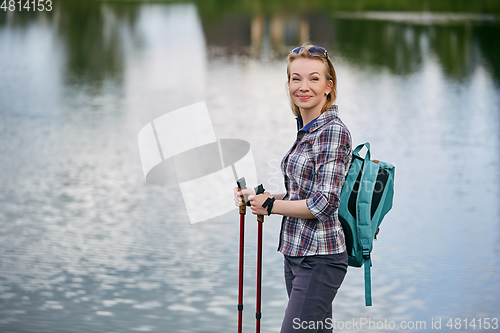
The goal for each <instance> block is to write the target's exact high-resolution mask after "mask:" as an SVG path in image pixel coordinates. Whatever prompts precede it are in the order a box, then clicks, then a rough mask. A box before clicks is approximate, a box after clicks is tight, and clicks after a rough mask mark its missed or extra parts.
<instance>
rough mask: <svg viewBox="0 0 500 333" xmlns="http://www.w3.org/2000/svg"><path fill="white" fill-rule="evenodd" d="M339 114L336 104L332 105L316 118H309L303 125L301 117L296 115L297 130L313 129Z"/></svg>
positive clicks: (307, 130)
mask: <svg viewBox="0 0 500 333" xmlns="http://www.w3.org/2000/svg"><path fill="white" fill-rule="evenodd" d="M338 115H339V109H338V107H337V105H333V106H332V107H331V108H330V109H328V110H326V111H325V112H323V113H322V114H321V115H320V116H319V117H318V118H315V119H313V120H311V121H310V122H309V123H307V124H306V125H305V126H304V125H303V121H302V117H301V116H298V117H297V118H295V120H297V131H304V132H309V131H313V130H315V129H316V128H318V127H321V125H323V124H326V123H328V122H330V121H331V120H332V119H333V118H337V117H338Z"/></svg>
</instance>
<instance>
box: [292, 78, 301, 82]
mask: <svg viewBox="0 0 500 333" xmlns="http://www.w3.org/2000/svg"><path fill="white" fill-rule="evenodd" d="M292 81H300V79H299V78H298V77H293V78H292Z"/></svg>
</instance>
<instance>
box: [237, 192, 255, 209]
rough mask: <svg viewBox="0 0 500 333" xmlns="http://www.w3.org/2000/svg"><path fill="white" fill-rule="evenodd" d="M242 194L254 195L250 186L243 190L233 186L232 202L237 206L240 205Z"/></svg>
mask: <svg viewBox="0 0 500 333" xmlns="http://www.w3.org/2000/svg"><path fill="white" fill-rule="evenodd" d="M244 194H248V195H255V191H254V190H253V189H251V188H247V189H245V190H241V191H240V190H238V188H237V187H235V188H234V204H235V205H236V206H237V207H239V206H241V205H242V202H243V200H241V196H242V195H244Z"/></svg>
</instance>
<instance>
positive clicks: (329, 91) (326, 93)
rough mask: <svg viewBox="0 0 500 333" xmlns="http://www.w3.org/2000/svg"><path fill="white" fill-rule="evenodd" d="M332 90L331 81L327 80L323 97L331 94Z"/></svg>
mask: <svg viewBox="0 0 500 333" xmlns="http://www.w3.org/2000/svg"><path fill="white" fill-rule="evenodd" d="M332 88H333V81H332V80H328V87H327V88H326V90H325V95H328V94H329V93H331V92H332Z"/></svg>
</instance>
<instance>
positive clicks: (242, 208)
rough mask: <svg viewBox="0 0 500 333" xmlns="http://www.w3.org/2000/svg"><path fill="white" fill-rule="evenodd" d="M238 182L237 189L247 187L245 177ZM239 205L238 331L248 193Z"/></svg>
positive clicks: (241, 311) (241, 317) (239, 328)
mask: <svg viewBox="0 0 500 333" xmlns="http://www.w3.org/2000/svg"><path fill="white" fill-rule="evenodd" d="M236 184H238V190H239V191H241V190H245V189H246V188H247V185H246V182H245V177H242V178H240V179H238V180H237V181H236ZM241 200H242V202H241V206H240V259H239V265H240V267H239V282H238V333H241V331H242V323H243V252H244V249H245V247H244V242H245V214H246V211H247V207H246V206H248V205H249V201H248V195H247V194H245V195H244V196H242V198H241Z"/></svg>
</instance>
